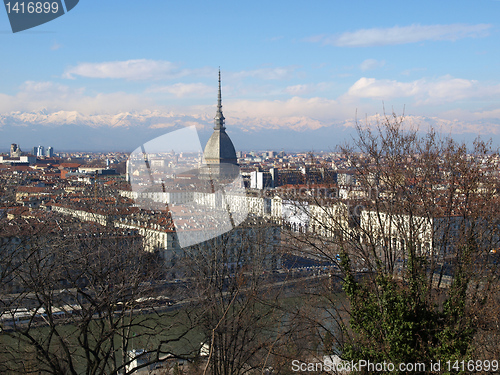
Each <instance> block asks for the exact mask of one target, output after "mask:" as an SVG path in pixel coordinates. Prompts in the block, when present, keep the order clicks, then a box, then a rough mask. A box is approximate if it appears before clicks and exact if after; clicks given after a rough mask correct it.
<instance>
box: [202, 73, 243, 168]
mask: <svg viewBox="0 0 500 375" xmlns="http://www.w3.org/2000/svg"><path fill="white" fill-rule="evenodd" d="M224 125H225V118H224V115H223V114H222V96H221V83H220V68H219V95H218V99H217V112H216V113H215V117H214V132H213V133H212V136H211V137H210V139H209V140H208V142H207V145H206V146H205V150H204V151H203V164H206V165H207V166H208V167H209V168H210V170H211V173H215V174H220V172H221V167H227V166H228V165H235V166H237V165H238V163H237V159H236V151H235V150H234V146H233V142H231V139H230V138H229V136H228V135H227V133H226V127H225V126H224Z"/></svg>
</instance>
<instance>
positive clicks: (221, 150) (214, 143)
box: [203, 129, 237, 164]
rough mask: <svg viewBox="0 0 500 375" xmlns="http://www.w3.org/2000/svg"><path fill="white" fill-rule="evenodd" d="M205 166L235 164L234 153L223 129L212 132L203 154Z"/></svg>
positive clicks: (231, 143)
mask: <svg viewBox="0 0 500 375" xmlns="http://www.w3.org/2000/svg"><path fill="white" fill-rule="evenodd" d="M203 160H204V163H205V164H219V163H231V164H236V161H237V159H236V151H235V149H234V145H233V142H231V138H229V136H228V135H227V133H226V131H225V130H224V129H220V130H214V132H213V134H212V136H211V137H210V139H209V140H208V142H207V145H206V146H205V151H204V152H203Z"/></svg>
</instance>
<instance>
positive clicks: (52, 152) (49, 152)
mask: <svg viewBox="0 0 500 375" xmlns="http://www.w3.org/2000/svg"><path fill="white" fill-rule="evenodd" d="M45 155H46V156H47V157H49V158H51V157H53V156H54V149H53V148H52V147H51V146H49V147H48V148H47V153H46V154H45Z"/></svg>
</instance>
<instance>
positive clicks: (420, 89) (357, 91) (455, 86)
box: [346, 75, 500, 105]
mask: <svg viewBox="0 0 500 375" xmlns="http://www.w3.org/2000/svg"><path fill="white" fill-rule="evenodd" d="M346 96H348V97H353V98H372V99H378V100H389V99H394V98H404V97H413V98H414V99H415V104H417V105H424V104H426V105H427V104H442V103H451V102H456V101H459V100H464V99H473V98H491V97H492V96H500V85H490V86H488V85H484V84H480V83H479V82H478V81H475V80H468V79H463V78H454V77H451V76H449V75H447V76H443V77H440V78H438V79H436V80H428V79H420V80H416V81H411V82H399V81H396V80H387V79H382V80H377V79H375V78H366V77H363V78H360V79H359V80H358V81H356V82H355V83H354V84H353V85H352V86H351V87H350V88H349V90H348V92H347V94H346Z"/></svg>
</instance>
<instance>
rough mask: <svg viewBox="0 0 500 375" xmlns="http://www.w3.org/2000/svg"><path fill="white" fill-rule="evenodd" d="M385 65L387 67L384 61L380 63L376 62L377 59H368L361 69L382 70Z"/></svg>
mask: <svg viewBox="0 0 500 375" xmlns="http://www.w3.org/2000/svg"><path fill="white" fill-rule="evenodd" d="M384 65H385V61H383V60H382V61H379V60H375V59H367V60H365V61H363V62H362V63H361V65H360V66H359V68H360V69H361V70H362V71H366V70H373V69H377V68H381V67H383V66H384Z"/></svg>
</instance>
